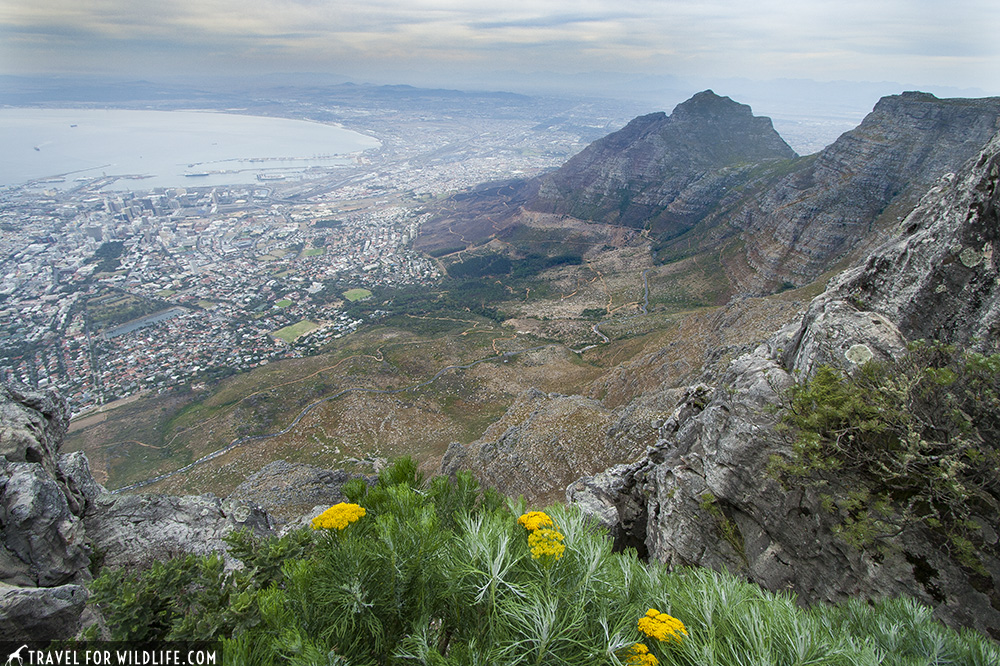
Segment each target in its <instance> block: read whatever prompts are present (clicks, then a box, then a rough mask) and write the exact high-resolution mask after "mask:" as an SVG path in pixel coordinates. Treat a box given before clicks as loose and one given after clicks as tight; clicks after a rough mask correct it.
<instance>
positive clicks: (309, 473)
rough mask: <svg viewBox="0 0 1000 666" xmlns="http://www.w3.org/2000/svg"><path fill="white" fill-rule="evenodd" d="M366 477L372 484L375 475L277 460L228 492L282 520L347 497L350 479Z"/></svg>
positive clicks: (332, 503)
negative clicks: (345, 494) (342, 491)
mask: <svg viewBox="0 0 1000 666" xmlns="http://www.w3.org/2000/svg"><path fill="white" fill-rule="evenodd" d="M358 478H360V479H364V480H365V482H366V483H368V484H369V485H371V484H373V483H375V479H376V477H374V476H365V475H361V474H352V473H350V472H346V471H344V470H341V469H336V470H330V469H323V468H321V467H316V466H314V465H307V464H305V463H290V462H288V461H285V460H276V461H274V462H272V463H269V464H267V465H265V466H264V467H263V468H261V470H260V471H259V472H257V473H256V474H254V475H252V476H250V477H249V478H247V480H246V481H244V482H243V483H241V484H240V485H238V486H237V487H236V489H235V490H233V492H232V493H230V495H229V499H231V500H239V501H243V502H247V503H250V504H255V505H257V506H259V507H261V508H262V509H264V510H265V511H267V513H268V514H269V515H271V516H272V517H274V518H275V519H277V520H280V521H289V520H293V519H295V518H298V517H300V516H302V515H303V514H305V513H307V512H309V511H310V510H311V509H312V508H313V507H315V506H319V505H322V506H323V508H324V509H327V508H329V507H330V506H332V505H334V504H337V503H338V502H343V501H344V496H343V495H342V494H341V492H340V489H341V488H342V487H343V485H344V484H345V483H347V482H348V481H350V480H351V479H358Z"/></svg>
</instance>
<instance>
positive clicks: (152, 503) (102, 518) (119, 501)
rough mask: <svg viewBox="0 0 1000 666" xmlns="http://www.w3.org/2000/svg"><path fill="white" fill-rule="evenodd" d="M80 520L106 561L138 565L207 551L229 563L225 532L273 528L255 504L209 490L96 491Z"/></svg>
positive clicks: (264, 531)
mask: <svg viewBox="0 0 1000 666" xmlns="http://www.w3.org/2000/svg"><path fill="white" fill-rule="evenodd" d="M84 524H85V526H86V529H87V537H88V538H89V539H90V540H91V541H92V543H93V545H94V548H95V549H96V550H97V551H98V552H99V553H100V554H101V555H102V556H103V558H104V564H105V566H111V567H143V566H147V565H148V564H149V563H151V562H152V561H153V560H165V559H169V558H171V557H176V556H180V555H186V554H194V555H207V554H210V553H213V552H218V553H220V554H222V555H223V557H224V558H225V559H227V563H228V565H230V566H235V563H234V562H233V561H232V560H230V559H229V558H228V556H227V555H226V543H225V541H224V540H223V539H224V537H225V536H226V535H228V534H230V533H232V532H234V531H237V530H241V529H246V530H249V531H250V532H252V533H253V534H255V535H257V536H261V537H263V536H270V535H272V534H274V525H273V523H272V522H271V520H270V517H269V516H268V515H267V514H266V513H265V512H264V511H262V510H261V509H260V508H258V507H256V506H254V505H251V504H247V503H246V502H241V501H238V500H222V499H219V498H218V497H211V496H194V497H172V496H168V495H155V494H142V495H101V496H100V497H98V498H97V500H96V502H95V506H94V510H93V512H92V513H90V514H89V515H87V516H86V518H85V519H84Z"/></svg>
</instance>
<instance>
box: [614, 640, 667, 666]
mask: <svg viewBox="0 0 1000 666" xmlns="http://www.w3.org/2000/svg"><path fill="white" fill-rule="evenodd" d="M623 656H624V657H625V659H627V660H628V661H626V662H625V666H657V665H658V664H659V663H660V661H659V659H657V658H656V655H652V654H650V653H649V648H648V647H646V646H645V645H644V644H643V643H636V644H635V645H633V646H632V647H630V648H629V649H628V650H626V651H625V654H624V655H623Z"/></svg>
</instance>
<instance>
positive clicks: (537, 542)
mask: <svg viewBox="0 0 1000 666" xmlns="http://www.w3.org/2000/svg"><path fill="white" fill-rule="evenodd" d="M517 522H518V523H520V524H521V525H524V529H526V530H528V545H529V546H531V557H533V558H534V559H536V560H538V559H541V558H543V557H544V558H545V559H546V561H549V562H551V560H552V559H556V560H558V559H559V558H560V557H562V554H563V551H564V550H566V546H564V545H563V544H562V541H563V539H564V538H565V537H563V535H562V534H561V533H560V532H559V531H558V530H557V529H556V524H555V522H553V520H552V519H551V518H550V517H549V516H548V514H546V513H545V512H543V511H529V512H528V513H526V514H524V515H523V516H521V517H520V518H518V519H517ZM550 558H551V559H550Z"/></svg>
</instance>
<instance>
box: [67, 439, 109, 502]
mask: <svg viewBox="0 0 1000 666" xmlns="http://www.w3.org/2000/svg"><path fill="white" fill-rule="evenodd" d="M58 472H59V481H60V482H61V485H62V486H63V489H64V491H65V493H66V496H67V498H66V499H67V501H68V502H69V504H70V510H71V511H72V512H73V513H74V514H76V515H78V516H83V515H84V514H85V513H87V512H90V511H93V508H94V503H95V502H96V501H97V498H98V497H100V496H101V495H103V494H105V493H107V492H108V491H107V490H106V489H105V488H104V486H102V485H101V484H99V483H98V482H97V481H95V480H94V476H93V474H91V473H90V463H89V462H88V461H87V456H86V455H85V454H84V453H83V451H74V452H73V453H64V454H62V455H60V456H59V461H58Z"/></svg>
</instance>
